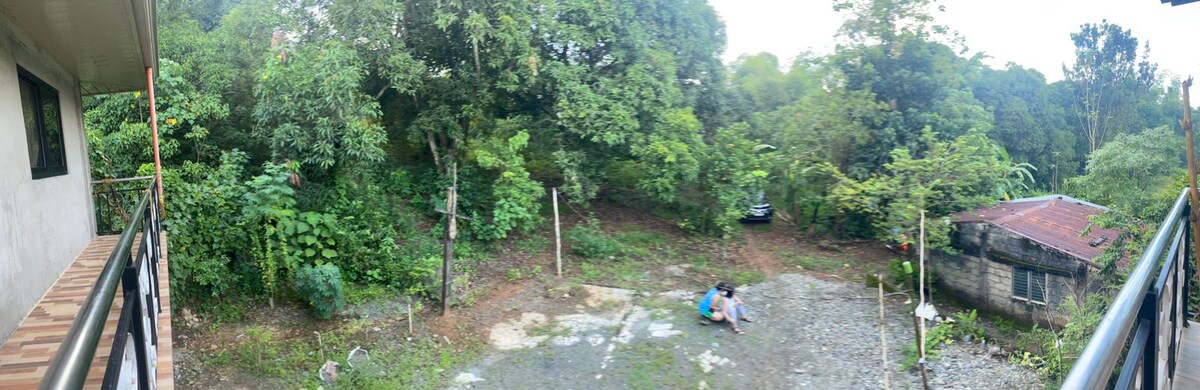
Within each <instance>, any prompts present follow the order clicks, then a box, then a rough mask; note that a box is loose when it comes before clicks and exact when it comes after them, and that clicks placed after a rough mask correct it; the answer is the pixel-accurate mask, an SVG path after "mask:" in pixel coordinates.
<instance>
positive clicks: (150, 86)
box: [146, 68, 165, 210]
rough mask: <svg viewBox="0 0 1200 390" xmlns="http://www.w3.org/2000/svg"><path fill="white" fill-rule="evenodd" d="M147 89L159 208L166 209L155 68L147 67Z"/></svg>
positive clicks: (157, 205)
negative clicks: (155, 92)
mask: <svg viewBox="0 0 1200 390" xmlns="http://www.w3.org/2000/svg"><path fill="white" fill-rule="evenodd" d="M146 89H147V90H148V91H149V95H150V141H151V143H152V144H153V146H154V182H155V187H156V190H157V193H158V203H157V204H155V206H156V207H158V208H159V210H164V207H165V206H164V205H163V204H162V196H163V187H162V161H161V160H159V157H158V106H157V105H156V104H155V102H154V68H146Z"/></svg>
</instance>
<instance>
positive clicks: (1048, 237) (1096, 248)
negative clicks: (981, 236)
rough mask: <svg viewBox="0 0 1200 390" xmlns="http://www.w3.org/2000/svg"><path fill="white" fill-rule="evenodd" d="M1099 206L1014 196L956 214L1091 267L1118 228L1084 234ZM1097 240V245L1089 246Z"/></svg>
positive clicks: (1071, 200)
mask: <svg viewBox="0 0 1200 390" xmlns="http://www.w3.org/2000/svg"><path fill="white" fill-rule="evenodd" d="M1104 211H1105V209H1104V208H1103V207H1101V206H1098V205H1095V204H1092V203H1087V202H1084V201H1080V200H1076V199H1074V198H1071V197H1068V196H1062V195H1052V196H1044V197H1040V198H1028V199H1017V200H1013V201H1009V202H1002V203H1000V204H998V205H996V206H993V207H989V208H984V209H979V210H974V211H967V212H962V213H959V214H957V220H956V221H957V222H987V223H990V224H992V225H995V226H997V227H1000V228H1001V229H1004V230H1008V231H1010V232H1013V233H1016V234H1017V235H1020V236H1022V237H1025V238H1028V239H1030V240H1033V241H1034V242H1037V243H1039V244H1042V245H1045V246H1047V247H1049V248H1051V249H1054V250H1057V251H1059V252H1062V253H1065V254H1067V255H1069V256H1071V257H1074V258H1076V259H1078V260H1079V261H1081V262H1084V263H1086V264H1088V265H1090V266H1092V267H1097V268H1098V267H1099V264H1097V263H1095V262H1094V261H1092V260H1093V259H1095V258H1096V257H1097V256H1100V254H1102V253H1104V248H1106V247H1108V245H1109V244H1111V243H1112V242H1113V241H1114V240H1116V239H1117V235H1118V234H1120V230H1118V229H1100V228H1098V227H1092V229H1091V231H1089V232H1088V234H1087V236H1080V235H1081V234H1082V233H1083V231H1084V230H1085V229H1087V228H1088V225H1089V224H1090V221H1089V220H1088V218H1089V217H1091V216H1093V215H1097V214H1100V213H1103V212H1104ZM1096 241H1099V244H1098V245H1092V243H1093V242H1096Z"/></svg>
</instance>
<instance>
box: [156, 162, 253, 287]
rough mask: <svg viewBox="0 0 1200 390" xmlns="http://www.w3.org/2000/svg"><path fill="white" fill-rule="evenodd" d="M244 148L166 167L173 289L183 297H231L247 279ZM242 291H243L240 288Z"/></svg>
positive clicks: (165, 221)
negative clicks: (216, 160) (213, 159)
mask: <svg viewBox="0 0 1200 390" xmlns="http://www.w3.org/2000/svg"><path fill="white" fill-rule="evenodd" d="M246 161H247V157H246V154H245V153H241V152H238V151H236V150H235V151H231V152H226V153H223V154H222V155H221V162H220V164H219V165H218V166H216V167H210V166H208V165H205V164H199V163H192V162H187V163H185V164H184V165H183V167H182V168H176V169H165V170H164V171H163V181H164V182H165V183H164V185H163V188H164V189H165V190H166V191H167V194H166V197H165V200H166V202H167V205H166V209H167V213H166V215H165V216H166V219H165V220H164V221H163V227H164V228H165V229H166V231H167V236H168V237H169V240H170V245H171V263H170V266H171V292H172V294H174V295H173V296H175V297H178V298H179V299H181V300H183V301H191V300H195V299H199V298H205V297H218V296H227V295H228V294H229V293H230V292H232V291H230V290H232V289H235V288H237V287H238V285H239V284H240V283H239V282H240V281H242V280H250V279H255V277H254V276H252V275H248V274H246V273H245V272H243V271H246V270H248V269H250V268H253V267H244V266H242V265H243V264H242V260H243V259H245V258H246V256H247V254H246V253H245V252H246V251H245V248H246V247H248V246H250V243H249V242H248V241H249V240H247V238H248V237H247V234H246V231H245V229H244V227H243V226H242V225H241V219H240V218H237V216H239V215H241V214H242V210H241V209H242V206H241V205H242V202H241V201H242V194H244V193H245V192H246V187H245V185H244V183H243V182H242V180H243V178H242V174H243V171H244V167H245V165H246ZM238 292H242V291H238Z"/></svg>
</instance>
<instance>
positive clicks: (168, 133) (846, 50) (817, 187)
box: [85, 0, 1184, 317]
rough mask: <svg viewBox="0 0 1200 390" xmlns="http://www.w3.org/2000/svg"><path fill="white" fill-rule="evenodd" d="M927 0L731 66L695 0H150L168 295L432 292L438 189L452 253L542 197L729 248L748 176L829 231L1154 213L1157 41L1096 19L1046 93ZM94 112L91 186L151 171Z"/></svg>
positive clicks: (524, 221)
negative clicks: (991, 217)
mask: <svg viewBox="0 0 1200 390" xmlns="http://www.w3.org/2000/svg"><path fill="white" fill-rule="evenodd" d="M934 3H935V2H934V1H932V0H903V1H876V0H835V1H832V2H831V4H830V5H831V6H832V7H834V8H835V9H836V10H838V11H840V12H841V13H842V14H843V16H844V17H845V20H846V22H845V24H844V25H843V26H842V28H841V30H840V31H839V33H838V36H837V37H836V39H837V41H838V42H839V44H838V46H837V49H836V51H835V52H834V53H832V54H827V55H826V54H820V55H818V54H806V53H797V54H798V56H796V57H795V58H794V59H792V60H790V61H783V62H781V60H780V59H779V58H776V57H775V56H773V55H771V54H756V55H746V56H743V57H741V58H740V59H738V60H737V61H736V62H734V63H732V64H723V63H722V62H721V60H720V55H721V54H722V52H723V50H724V47H725V35H724V34H725V33H724V27H723V24H722V21H721V20H720V18H719V17H718V16H717V14H716V13H715V11H714V10H713V8H712V7H710V6H709V5H708V4H707V3H706V2H705V1H704V0H640V1H596V0H531V1H530V0H526V1H517V0H503V1H477V0H442V1H400V2H395V1H382V0H336V1H334V0H295V1H274V0H195V1H186V0H170V1H167V0H164V1H160V2H159V33H158V34H159V40H160V46H159V47H160V53H161V60H160V69H159V77H158V82H157V83H158V84H157V91H156V93H157V98H158V100H157V101H158V111H159V114H158V118H159V122H160V123H159V131H160V134H161V137H162V140H163V142H162V159H163V169H164V172H163V176H164V179H163V180H164V186H165V190H166V205H165V209H166V213H167V214H166V216H167V221H166V228H167V230H168V232H169V234H170V237H171V252H172V253H171V257H172V262H171V266H172V270H171V278H172V280H171V288H172V294H173V295H175V296H177V297H178V299H182V300H183V301H184V302H191V303H194V304H203V303H204V302H208V301H214V300H215V299H214V298H217V297H222V298H230V297H246V298H255V297H258V298H262V297H280V296H294V297H297V298H299V299H300V300H302V301H307V302H309V303H311V304H312V305H313V306H314V308H315V309H316V310H317V313H318V314H319V315H321V316H324V317H328V316H329V315H330V314H331V313H332V312H333V310H335V309H336V307H337V306H339V305H340V302H341V300H342V292H341V289H342V286H343V284H374V285H383V286H388V287H390V288H393V289H395V290H396V291H399V292H402V293H406V294H413V295H426V294H428V293H430V292H432V291H434V289H433V287H432V286H433V285H434V284H433V283H434V282H433V279H434V276H435V275H436V274H437V267H438V265H439V264H440V256H441V246H440V245H441V244H440V241H439V240H440V239H441V237H443V234H444V233H445V232H444V230H443V229H444V224H442V223H441V221H443V220H444V218H445V216H444V213H442V212H441V211H444V210H445V209H446V201H445V198H446V194H447V192H446V188H447V187H449V186H451V185H454V186H455V187H456V189H457V193H458V195H457V200H458V201H457V203H458V204H457V210H458V213H459V214H460V215H462V216H464V217H466V218H464V219H463V220H462V221H460V224H459V226H458V239H457V243H456V255H457V256H459V257H460V258H471V257H472V256H480V255H481V254H482V253H483V252H484V251H486V250H487V248H488V247H489V246H490V245H493V244H495V243H496V242H500V241H502V240H505V239H506V238H507V237H510V236H513V235H520V234H524V233H526V232H529V231H531V229H534V228H536V227H538V226H544V224H546V223H547V215H548V210H546V208H547V206H548V204H549V193H550V189H551V188H552V187H553V188H557V189H558V190H559V191H560V192H561V193H562V194H563V197H564V199H565V200H566V201H567V202H568V203H567V204H568V206H570V207H572V208H576V209H578V210H582V211H583V212H585V213H586V212H587V211H586V210H588V209H589V205H590V204H594V203H595V202H611V203H613V204H617V205H621V206H622V207H634V208H638V209H643V210H647V212H654V213H656V214H657V215H660V216H663V217H665V218H668V219H670V220H672V221H674V222H675V223H677V225H678V227H679V229H681V230H683V231H687V232H691V233H692V234H697V235H708V236H713V237H717V238H729V237H736V236H737V235H738V234H739V232H740V228H739V227H738V224H737V220H738V219H739V217H741V216H742V215H743V213H744V212H745V202H746V200H747V199H749V198H751V197H753V196H755V194H757V193H759V192H763V193H765V194H766V195H767V196H768V197H769V198H770V199H771V201H772V203H773V204H774V205H775V207H776V208H777V210H778V211H779V216H780V219H779V221H780V222H784V223H787V224H790V225H791V226H793V227H794V229H796V230H797V234H808V235H824V236H829V237H835V238H879V239H889V238H894V237H892V236H893V235H898V234H907V235H909V236H915V230H916V229H917V219H918V217H919V215H920V213H921V211H926V212H927V213H928V214H929V215H930V216H931V217H932V218H943V217H945V216H947V215H949V214H950V213H953V212H957V211H962V210H966V209H969V208H973V207H978V206H983V205H988V204H991V203H994V202H997V201H1001V200H1004V199H1011V198H1015V197H1021V196H1028V195H1036V194H1046V193H1065V194H1069V195H1072V196H1076V197H1079V198H1082V199H1086V200H1089V201H1093V202H1096V203H1100V204H1104V205H1108V206H1111V207H1112V212H1111V213H1109V214H1108V215H1106V216H1105V217H1104V218H1102V220H1098V221H1097V222H1098V223H1106V224H1122V226H1141V224H1140V222H1139V221H1149V220H1155V219H1157V218H1159V217H1158V216H1160V215H1162V213H1163V210H1164V209H1165V207H1166V205H1167V202H1169V201H1170V199H1171V198H1173V196H1174V195H1176V194H1177V191H1178V188H1180V187H1181V186H1182V184H1183V178H1184V175H1183V174H1182V171H1183V169H1182V168H1183V163H1182V162H1183V157H1182V154H1183V153H1182V152H1183V147H1182V136H1181V135H1180V134H1181V131H1180V130H1179V129H1178V126H1177V121H1178V119H1179V118H1180V117H1181V116H1182V108H1181V107H1182V104H1181V103H1180V97H1179V95H1180V87H1179V85H1180V83H1179V80H1177V79H1175V78H1172V76H1170V75H1165V74H1161V73H1159V72H1158V71H1157V69H1156V66H1155V65H1154V63H1153V62H1152V61H1151V60H1150V57H1149V52H1150V45H1149V44H1148V43H1145V42H1141V41H1139V40H1138V39H1137V38H1136V37H1135V36H1134V35H1133V33H1132V32H1131V31H1129V30H1126V29H1124V28H1122V27H1121V26H1118V25H1115V24H1111V23H1108V22H1107V21H1096V22H1095V23H1092V24H1086V25H1083V26H1081V27H1080V29H1079V31H1078V32H1077V33H1074V34H1071V36H1063V37H1047V39H1063V40H1066V39H1070V40H1072V41H1073V42H1074V46H1075V56H1076V59H1075V61H1074V63H1071V64H1064V68H1063V71H1064V74H1065V79H1064V80H1062V81H1057V82H1053V83H1048V82H1047V80H1046V77H1045V76H1044V75H1042V74H1041V73H1039V72H1037V71H1035V70H1032V69H1029V68H1025V67H1022V66H1020V65H1018V64H1009V65H1007V66H1005V67H1004V68H1003V69H996V68H992V67H989V66H987V65H985V64H984V59H985V57H984V54H982V53H973V52H971V51H970V50H969V48H968V47H967V46H965V44H964V42H965V40H964V39H963V37H960V36H958V35H957V34H956V33H954V32H952V31H948V30H947V29H946V28H945V27H944V26H941V25H939V24H938V23H937V20H936V16H937V13H936V12H934V11H933V10H935V9H936V8H935V7H933V6H934ZM796 39H805V37H796ZM823 39H824V37H823ZM85 104H86V107H87V112H86V115H85V122H86V127H87V131H88V133H87V136H88V141H89V144H90V146H91V148H92V149H91V162H92V169H93V173H92V175H93V177H94V178H97V179H100V178H120V177H129V176H136V175H139V174H148V173H149V172H153V169H154V168H153V164H152V161H153V158H152V151H151V149H150V148H149V146H148V144H149V143H148V142H147V141H146V140H147V139H149V137H150V123H149V117H148V114H147V113H148V110H149V108H148V102H147V99H146V98H145V96H143V95H142V94H141V93H127V94H116V95H107V96H99V97H90V98H87V99H86V100H85ZM439 210H441V211H439ZM467 218H469V219H467ZM931 227H932V230H933V231H932V232H931V236H932V238H931V243H932V244H933V245H934V246H937V245H944V244H945V243H946V242H947V232H946V230H948V229H949V224H936V223H935V224H931ZM1130 230H1131V233H1130V234H1129V237H1124V238H1123V239H1124V240H1125V241H1130V240H1132V241H1136V240H1137V235H1138V231H1139V229H1130ZM598 231H599V230H598V229H591V230H587V229H585V230H584V231H580V232H574V233H576V234H577V235H580V234H599V233H597V232H598ZM1114 248H1116V249H1115V250H1116V251H1120V250H1121V248H1122V246H1120V245H1117V246H1114ZM1109 258H1110V259H1111V258H1115V256H1109ZM1110 263H1111V260H1110Z"/></svg>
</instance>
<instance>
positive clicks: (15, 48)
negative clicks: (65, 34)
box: [0, 13, 95, 343]
mask: <svg viewBox="0 0 1200 390" xmlns="http://www.w3.org/2000/svg"><path fill="white" fill-rule="evenodd" d="M18 65H19V66H21V67H22V68H25V70H28V71H29V72H31V73H33V74H34V75H36V76H37V77H38V78H40V79H42V81H45V82H46V83H47V84H50V85H51V86H53V87H54V88H55V89H57V90H58V95H59V104H60V105H61V107H62V116H63V117H62V124H63V131H64V133H63V141H64V142H65V146H66V161H67V174H66V175H62V176H55V177H49V178H44V179H38V180H34V179H33V176H32V174H31V171H30V166H29V152H28V150H27V144H26V140H25V125H24V121H23V119H22V118H23V116H22V111H21V96H20V91H19V89H18V85H17V66H18ZM88 170H89V169H88V161H87V147H86V138H85V135H84V131H83V117H82V112H81V99H80V95H79V83H78V80H77V77H75V76H72V75H71V74H70V73H68V72H67V71H66V70H64V68H63V67H62V66H61V65H60V64H57V63H55V62H54V61H53V60H51V59H50V57H49V56H48V55H46V54H45V53H43V52H41V51H40V50H39V49H38V48H37V47H36V45H34V44H33V43H32V40H31V39H29V37H28V35H26V34H25V33H23V32H22V31H19V30H17V29H16V28H15V26H13V25H12V23H11V21H10V19H9V18H8V17H6V16H5V15H3V14H2V13H0V343H2V342H3V341H4V340H6V339H7V338H8V336H9V335H10V334H11V333H12V331H13V330H14V329H15V328H16V327H17V325H18V324H20V322H21V320H22V319H23V318H25V315H26V314H28V313H29V310H30V309H32V308H33V306H34V305H35V304H36V303H37V302H38V300H40V299H41V297H42V295H43V294H44V293H45V292H46V290H48V289H49V288H50V286H51V285H53V284H54V281H55V280H57V279H58V276H59V275H60V274H62V272H63V271H64V270H66V268H67V266H68V265H70V263H71V261H72V260H74V258H75V256H76V255H77V254H79V252H80V251H82V250H83V249H84V247H86V246H87V245H88V243H90V242H91V240H92V239H93V238H94V237H95V229H94V227H95V222H94V218H95V217H94V215H93V214H94V211H93V209H92V201H91V185H90V182H91V178H90V173H89V172H88Z"/></svg>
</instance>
